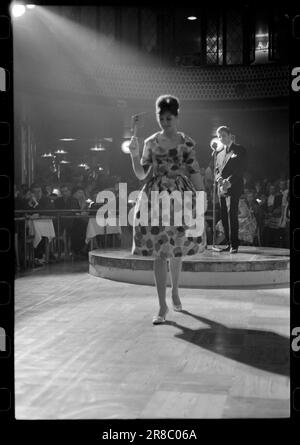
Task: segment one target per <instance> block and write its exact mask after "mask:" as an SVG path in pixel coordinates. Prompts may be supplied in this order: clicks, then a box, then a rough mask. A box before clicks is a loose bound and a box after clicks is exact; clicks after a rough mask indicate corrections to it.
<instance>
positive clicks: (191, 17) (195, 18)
mask: <svg viewBox="0 0 300 445" xmlns="http://www.w3.org/2000/svg"><path fill="white" fill-rule="evenodd" d="M187 19H188V20H197V17H196V16H195V15H190V16H189V17H188V18H187Z"/></svg>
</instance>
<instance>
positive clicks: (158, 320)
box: [152, 307, 169, 324]
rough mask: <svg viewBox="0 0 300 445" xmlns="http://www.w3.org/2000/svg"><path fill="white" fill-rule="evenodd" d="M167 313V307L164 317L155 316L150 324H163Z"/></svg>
mask: <svg viewBox="0 0 300 445" xmlns="http://www.w3.org/2000/svg"><path fill="white" fill-rule="evenodd" d="M168 312H169V308H168V307H167V309H166V312H165V314H164V315H155V317H153V320H152V324H163V323H164V322H165V321H166V315H167V313H168Z"/></svg>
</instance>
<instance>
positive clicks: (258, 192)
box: [254, 181, 264, 199]
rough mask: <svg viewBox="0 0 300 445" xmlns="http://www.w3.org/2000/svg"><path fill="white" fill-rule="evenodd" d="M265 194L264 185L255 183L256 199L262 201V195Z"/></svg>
mask: <svg viewBox="0 0 300 445" xmlns="http://www.w3.org/2000/svg"><path fill="white" fill-rule="evenodd" d="M263 194H264V189H263V184H262V183H261V181H255V183H254V197H255V199H260V197H261V195H263Z"/></svg>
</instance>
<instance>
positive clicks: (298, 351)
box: [0, 3, 300, 425]
mask: <svg viewBox="0 0 300 445" xmlns="http://www.w3.org/2000/svg"><path fill="white" fill-rule="evenodd" d="M289 50H290V149H291V152H290V159H291V176H292V178H291V179H292V182H291V184H292V187H291V207H292V211H291V235H292V249H291V254H292V261H291V363H292V366H291V377H292V388H291V417H292V418H294V419H298V418H299V417H300V372H299V371H300V276H299V272H298V262H299V259H300V215H299V214H297V211H296V209H297V207H298V205H299V202H300V201H299V199H300V162H299V161H300V59H299V55H300V11H293V13H292V14H291V44H290V48H289ZM13 151H14V133H13V36H12V26H11V19H10V15H9V4H6V3H4V4H3V3H2V4H1V6H0V152H1V162H0V207H1V208H0V264H1V266H0V369H1V380H0V422H1V425H4V424H5V423H7V424H9V423H10V422H11V421H12V420H13V419H14V362H13V357H14V344H13V330H14V301H13V300H14V298H13V297H14V296H13V289H14V218H13V216H14V215H13V208H14V192H13V191H14V175H13V171H14V158H13Z"/></svg>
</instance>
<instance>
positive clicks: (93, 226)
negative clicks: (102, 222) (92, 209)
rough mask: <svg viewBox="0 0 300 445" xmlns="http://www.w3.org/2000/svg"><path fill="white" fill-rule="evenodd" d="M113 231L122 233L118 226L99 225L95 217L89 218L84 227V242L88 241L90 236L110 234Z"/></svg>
mask: <svg viewBox="0 0 300 445" xmlns="http://www.w3.org/2000/svg"><path fill="white" fill-rule="evenodd" d="M114 233H122V230H121V227H120V226H105V227H102V226H99V225H98V224H97V221H96V218H89V222H88V225H87V228H86V236H85V242H86V243H88V242H89V241H90V240H91V239H92V238H94V237H95V236H97V235H111V234H114Z"/></svg>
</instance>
